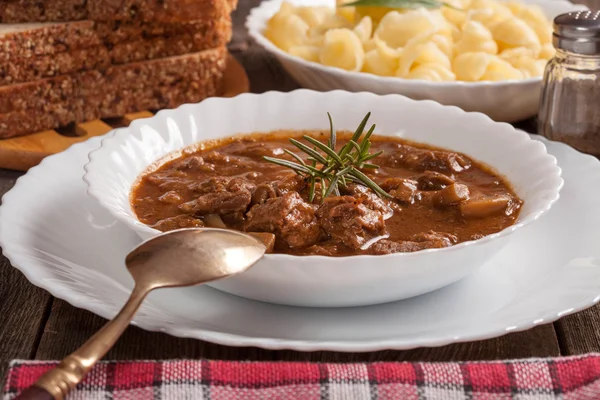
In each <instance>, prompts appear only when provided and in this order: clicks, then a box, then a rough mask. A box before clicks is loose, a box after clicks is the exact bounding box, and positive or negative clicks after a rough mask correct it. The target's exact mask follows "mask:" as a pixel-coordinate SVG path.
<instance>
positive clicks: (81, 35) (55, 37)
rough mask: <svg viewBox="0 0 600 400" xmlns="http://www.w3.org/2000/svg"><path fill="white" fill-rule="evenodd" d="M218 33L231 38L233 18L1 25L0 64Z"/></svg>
mask: <svg viewBox="0 0 600 400" xmlns="http://www.w3.org/2000/svg"><path fill="white" fill-rule="evenodd" d="M219 30H223V32H221V34H223V35H224V36H226V37H230V35H231V16H230V15H229V14H224V15H222V16H221V17H220V18H217V19H214V20H197V21H191V22H185V23H167V24H162V23H141V22H135V23H121V22H119V21H110V22H97V21H89V20H86V21H75V22H65V23H43V24H13V25H0V62H5V61H12V60H21V59H29V58H32V57H37V56H42V55H53V54H58V53H64V52H67V51H73V50H75V49H85V48H90V47H97V46H107V47H111V46H113V45H116V44H119V43H123V42H131V41H136V40H140V39H152V38H157V37H173V36H181V35H194V36H202V35H204V36H209V35H215V34H216V33H217V32H218V31H219Z"/></svg>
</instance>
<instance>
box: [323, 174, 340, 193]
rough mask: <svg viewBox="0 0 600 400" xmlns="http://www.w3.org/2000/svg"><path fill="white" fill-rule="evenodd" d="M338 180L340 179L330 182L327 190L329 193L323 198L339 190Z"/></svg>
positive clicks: (336, 178)
mask: <svg viewBox="0 0 600 400" xmlns="http://www.w3.org/2000/svg"><path fill="white" fill-rule="evenodd" d="M338 180H339V177H337V176H336V177H334V178H333V179H332V180H331V181H329V187H328V188H327V191H326V192H325V196H323V198H325V197H327V196H329V195H330V194H331V193H333V192H334V191H336V190H337V184H338ZM337 192H338V194H337V195H338V196H339V190H338V191H337Z"/></svg>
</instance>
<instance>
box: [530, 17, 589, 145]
mask: <svg viewBox="0 0 600 400" xmlns="http://www.w3.org/2000/svg"><path fill="white" fill-rule="evenodd" d="M552 40H553V45H554V47H555V48H556V54H555V56H554V58H553V59H552V60H550V62H549V63H548V64H547V66H546V70H545V72H544V84H543V88H542V96H541V101H540V111H539V116H538V133H539V134H540V135H543V136H545V137H547V138H548V139H551V140H557V141H561V142H564V143H566V144H568V145H570V146H572V147H574V148H576V149H577V150H579V151H582V152H584V153H588V154H592V155H595V156H597V157H598V156H600V11H578V12H570V13H567V14H562V15H559V16H558V17H556V18H555V19H554V34H553V35H552Z"/></svg>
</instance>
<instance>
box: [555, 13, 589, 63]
mask: <svg viewBox="0 0 600 400" xmlns="http://www.w3.org/2000/svg"><path fill="white" fill-rule="evenodd" d="M552 44H553V45H554V47H556V48H557V49H562V50H565V51H570V52H572V53H577V54H585V55H596V54H600V11H588V10H585V11H573V12H570V13H566V14H561V15H559V16H558V17H556V18H554V34H553V35H552Z"/></svg>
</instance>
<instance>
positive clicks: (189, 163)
mask: <svg viewBox="0 0 600 400" xmlns="http://www.w3.org/2000/svg"><path fill="white" fill-rule="evenodd" d="M173 166H174V167H175V168H176V169H177V170H179V171H203V172H211V171H214V170H215V165H214V164H211V163H208V162H206V161H204V158H202V156H198V155H195V156H190V157H187V158H184V159H182V160H179V161H177V162H175V163H174V164H173Z"/></svg>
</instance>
